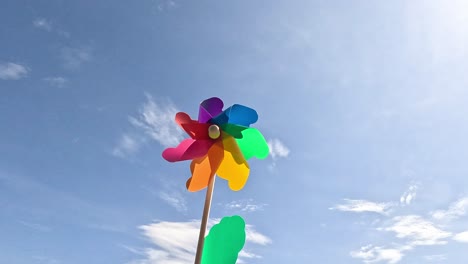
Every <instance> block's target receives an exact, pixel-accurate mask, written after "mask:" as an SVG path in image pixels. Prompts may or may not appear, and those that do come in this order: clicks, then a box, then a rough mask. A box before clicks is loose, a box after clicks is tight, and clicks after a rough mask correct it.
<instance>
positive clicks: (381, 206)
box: [329, 199, 393, 215]
mask: <svg viewBox="0 0 468 264" xmlns="http://www.w3.org/2000/svg"><path fill="white" fill-rule="evenodd" d="M344 201H345V203H344V204H338V205H335V206H334V207H331V208H329V209H330V210H338V211H345V212H356V213H363V212H370V213H378V214H383V215H385V214H387V213H388V211H389V209H390V208H391V207H392V206H393V204H392V203H376V202H371V201H366V200H352V199H344Z"/></svg>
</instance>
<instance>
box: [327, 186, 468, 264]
mask: <svg viewBox="0 0 468 264" xmlns="http://www.w3.org/2000/svg"><path fill="white" fill-rule="evenodd" d="M417 189H418V187H417V185H411V186H410V187H409V188H408V190H407V191H406V192H405V193H404V194H403V195H402V196H401V197H400V204H402V205H408V204H410V203H411V201H412V200H413V199H414V197H415V195H416V190H417ZM345 201H347V203H345V204H342V205H337V206H335V207H333V208H330V209H336V210H340V211H353V212H369V211H370V212H376V213H380V214H382V215H384V216H386V217H388V216H389V214H388V213H386V212H388V209H389V208H391V207H392V208H393V209H392V214H396V213H398V210H399V209H400V210H401V209H403V207H401V206H400V207H399V206H397V203H375V202H370V201H365V200H345ZM467 210H468V198H467V197H465V198H461V199H459V200H458V201H456V202H454V203H453V204H451V205H450V206H449V208H448V209H447V210H438V211H434V212H430V213H429V212H428V217H423V216H421V215H416V214H409V215H399V216H395V217H393V218H391V219H388V220H383V221H379V222H378V224H379V227H377V228H376V229H374V230H377V231H383V232H390V233H393V234H394V235H395V236H394V238H396V239H397V240H395V241H393V242H389V244H391V246H373V245H368V246H365V247H362V248H361V249H359V250H356V251H351V252H350V255H351V257H353V258H357V259H361V260H362V261H363V262H364V263H377V262H384V263H389V264H393V263H398V262H400V261H401V259H402V258H403V257H404V256H405V254H408V252H410V251H412V250H415V249H416V248H418V247H424V246H437V245H446V244H448V243H449V242H450V241H452V240H453V241H457V242H461V243H468V231H465V232H461V233H457V232H454V229H456V228H455V227H454V226H451V225H449V223H450V222H449V221H448V220H453V219H456V218H459V217H461V216H463V215H465V214H466V213H467ZM370 225H371V226H374V224H370ZM458 232H460V231H458ZM423 258H424V259H425V260H426V261H430V262H440V261H444V260H445V259H446V257H445V255H440V254H439V255H430V256H424V257H423Z"/></svg>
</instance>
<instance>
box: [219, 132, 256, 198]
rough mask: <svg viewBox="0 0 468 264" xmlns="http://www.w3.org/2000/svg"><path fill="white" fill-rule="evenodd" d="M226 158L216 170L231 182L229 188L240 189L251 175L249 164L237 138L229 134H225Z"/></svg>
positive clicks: (220, 175)
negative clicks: (238, 144)
mask: <svg viewBox="0 0 468 264" xmlns="http://www.w3.org/2000/svg"><path fill="white" fill-rule="evenodd" d="M223 146H224V159H223V161H222V162H221V164H220V165H219V168H218V171H217V172H216V173H217V174H218V176H219V177H221V178H223V179H225V180H227V181H228V182H229V188H231V190H233V191H239V190H241V189H242V188H244V185H245V183H246V182H247V178H248V177H249V172H250V168H249V164H248V163H247V161H246V160H245V158H244V156H243V155H242V152H241V151H240V149H239V147H238V146H237V142H236V140H235V139H234V138H233V137H231V136H228V135H224V136H223Z"/></svg>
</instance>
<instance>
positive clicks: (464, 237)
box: [453, 231, 468, 243]
mask: <svg viewBox="0 0 468 264" xmlns="http://www.w3.org/2000/svg"><path fill="white" fill-rule="evenodd" d="M453 239H454V240H455V241H458V242H461V243H468V231H465V232H461V233H458V234H456V235H455V236H453Z"/></svg>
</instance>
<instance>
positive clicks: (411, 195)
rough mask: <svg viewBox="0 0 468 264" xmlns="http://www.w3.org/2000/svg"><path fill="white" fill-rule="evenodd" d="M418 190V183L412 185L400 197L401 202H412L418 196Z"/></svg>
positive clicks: (406, 203)
mask: <svg viewBox="0 0 468 264" xmlns="http://www.w3.org/2000/svg"><path fill="white" fill-rule="evenodd" d="M417 190H418V185H417V184H412V185H410V187H409V188H408V190H407V191H406V192H405V193H403V195H402V196H401V197H400V204H402V205H410V204H411V202H412V201H413V200H414V199H415V198H416V192H417Z"/></svg>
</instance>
